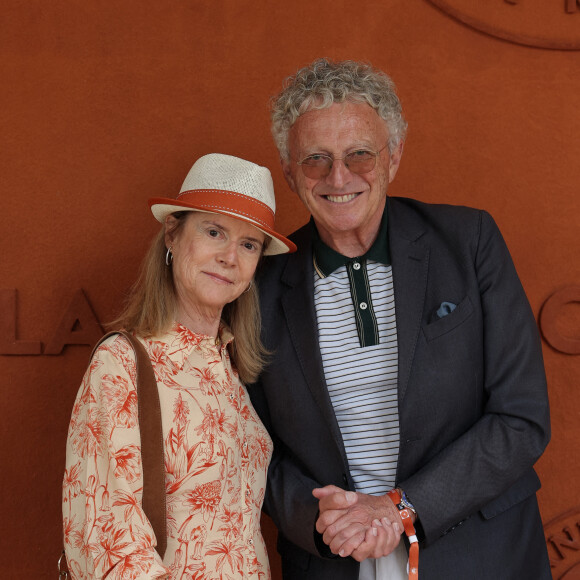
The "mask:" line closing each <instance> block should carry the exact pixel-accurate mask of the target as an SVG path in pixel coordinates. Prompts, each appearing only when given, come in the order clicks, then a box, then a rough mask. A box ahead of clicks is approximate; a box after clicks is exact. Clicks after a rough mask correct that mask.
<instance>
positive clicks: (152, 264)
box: [108, 211, 269, 384]
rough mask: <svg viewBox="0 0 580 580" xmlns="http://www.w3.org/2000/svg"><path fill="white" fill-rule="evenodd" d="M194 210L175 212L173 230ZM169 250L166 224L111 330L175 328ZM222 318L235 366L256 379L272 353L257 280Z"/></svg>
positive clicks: (153, 332)
mask: <svg viewBox="0 0 580 580" xmlns="http://www.w3.org/2000/svg"><path fill="white" fill-rule="evenodd" d="M190 213H191V212H189V211H182V212H176V213H174V214H172V215H173V216H174V217H175V218H177V219H176V225H175V227H174V228H173V230H172V231H173V233H174V234H175V235H178V232H179V230H180V229H181V228H182V227H183V224H184V223H185V219H186V218H187V215H188V214H190ZM268 241H269V238H266V243H265V244H264V248H263V249H265V248H266V246H267V242H268ZM166 252H167V248H166V246H165V227H163V228H161V230H160V232H159V233H158V234H157V236H156V237H155V238H154V239H153V242H152V243H151V246H150V247H149V251H148V252H147V254H146V256H145V259H144V260H143V263H142V265H141V269H140V272H139V276H138V278H137V281H136V282H135V284H134V285H133V287H132V288H131V291H130V294H129V297H128V299H127V302H126V305H125V307H124V309H123V311H122V312H121V314H120V315H119V317H118V318H117V319H116V320H114V321H113V322H111V323H110V324H109V325H108V326H109V327H110V328H111V329H113V328H123V329H125V330H127V331H129V332H134V333H135V334H137V335H138V336H141V337H143V338H150V337H152V336H157V335H160V334H163V333H164V332H167V331H168V330H169V329H170V328H171V325H172V324H173V322H174V321H175V317H176V314H177V298H176V292H175V285H174V282H173V269H172V268H171V266H167V265H166V263H165V256H166ZM222 320H223V322H224V323H225V324H227V325H228V326H229V328H230V329H231V331H232V333H233V335H234V337H235V340H233V341H232V342H230V344H229V345H228V351H229V353H230V357H231V359H232V363H233V365H234V366H235V368H236V370H237V371H238V374H239V375H240V378H241V380H242V381H243V382H245V383H248V384H249V383H253V382H255V381H256V379H257V378H258V375H259V374H260V372H261V370H262V368H263V367H264V364H265V362H266V357H267V355H268V352H267V351H266V349H265V348H264V345H263V344H262V341H261V340H260V330H261V326H262V321H261V316H260V304H259V301H258V289H257V288H256V283H255V282H252V285H251V287H250V289H249V291H247V292H244V293H243V294H242V295H241V296H239V297H238V298H237V299H236V300H234V301H233V302H231V303H229V304H226V305H225V306H224V309H223V311H222Z"/></svg>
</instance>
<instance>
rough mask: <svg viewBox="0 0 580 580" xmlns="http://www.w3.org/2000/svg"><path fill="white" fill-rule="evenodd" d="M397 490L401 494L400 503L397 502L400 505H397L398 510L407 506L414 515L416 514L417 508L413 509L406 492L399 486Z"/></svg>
mask: <svg viewBox="0 0 580 580" xmlns="http://www.w3.org/2000/svg"><path fill="white" fill-rule="evenodd" d="M397 491H398V492H399V494H400V495H401V503H400V504H399V505H400V506H401V507H399V506H397V508H398V509H400V510H401V509H403V508H407V509H408V510H411V511H412V512H413V513H414V514H415V515H417V510H416V509H415V506H414V505H413V504H412V503H411V502H410V501H409V498H408V497H407V494H406V493H405V492H404V491H403V490H402V489H401V488H400V487H397Z"/></svg>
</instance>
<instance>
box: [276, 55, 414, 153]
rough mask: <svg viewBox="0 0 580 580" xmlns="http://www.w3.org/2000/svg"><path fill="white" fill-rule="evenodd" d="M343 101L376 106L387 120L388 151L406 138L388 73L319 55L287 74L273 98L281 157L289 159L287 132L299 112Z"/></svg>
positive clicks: (393, 84) (379, 113)
mask: <svg viewBox="0 0 580 580" xmlns="http://www.w3.org/2000/svg"><path fill="white" fill-rule="evenodd" d="M345 101H348V102H351V103H367V104H369V105H370V106H371V107H372V108H373V109H375V111H376V112H377V114H378V115H379V116H380V117H381V118H382V119H383V120H384V121H385V123H386V124H387V128H388V130H389V143H388V145H389V151H390V152H391V153H392V152H393V151H394V150H395V148H396V147H397V146H398V145H399V143H400V142H401V141H402V140H404V139H405V135H406V133H407V122H406V121H405V119H404V117H403V112H402V108H401V102H400V101H399V98H398V97H397V94H396V92H395V83H394V82H393V81H392V80H391V78H390V77H389V76H388V75H386V74H385V73H384V72H382V71H380V70H376V69H374V68H373V67H372V66H371V65H370V64H365V63H361V62H355V61H352V60H345V61H342V62H332V61H331V60H329V59H326V58H320V59H317V60H315V61H314V62H313V63H312V64H310V65H309V66H306V67H304V68H302V69H300V70H299V71H298V72H297V73H296V74H295V75H294V76H290V77H288V78H287V79H286V82H285V86H284V89H283V90H282V92H281V93H280V94H279V95H277V96H276V97H274V98H273V99H272V136H273V137H274V142H275V143H276V147H278V151H279V152H280V156H281V157H282V159H284V160H286V161H288V160H289V152H288V132H289V131H290V128H291V127H292V125H294V123H295V122H296V119H298V117H300V115H303V114H304V113H306V112H307V111H310V110H313V109H326V108H328V107H330V106H331V105H332V104H333V103H343V102H345Z"/></svg>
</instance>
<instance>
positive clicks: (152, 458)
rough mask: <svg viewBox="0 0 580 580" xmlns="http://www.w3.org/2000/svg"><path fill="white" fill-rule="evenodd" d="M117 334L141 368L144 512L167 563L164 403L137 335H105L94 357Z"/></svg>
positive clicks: (65, 573) (62, 570) (61, 567)
mask: <svg viewBox="0 0 580 580" xmlns="http://www.w3.org/2000/svg"><path fill="white" fill-rule="evenodd" d="M115 334H121V335H122V336H124V337H125V338H126V339H127V340H128V341H129V343H130V344H131V346H132V347H133V350H134V351H135V361H136V367H137V408H138V413H139V430H140V433H141V464H142V466H143V499H142V505H143V511H144V512H145V515H146V516H147V518H148V519H149V522H150V523H151V527H152V528H153V531H154V532H155V537H156V538H157V548H156V549H157V553H158V554H159V555H160V556H161V559H163V556H165V550H166V549H167V512H166V510H167V507H166V503H167V502H166V495H165V458H164V452H163V430H162V426H161V403H160V402H159V390H158V388H157V380H156V379H155V372H154V371H153V365H152V364H151V359H150V358H149V355H148V354H147V351H146V350H145V347H144V346H143V345H142V344H141V342H139V340H137V339H136V338H135V337H134V336H133V335H131V334H129V333H128V332H125V331H122V330H118V331H117V330H116V331H113V332H109V333H108V334H105V336H103V337H102V338H101V340H99V342H98V343H97V344H96V345H95V348H94V349H93V352H92V353H91V359H92V358H93V356H94V354H95V351H96V350H97V348H99V346H100V345H101V343H102V342H103V341H104V340H106V339H107V338H109V337H110V336H114V335H115ZM58 571H59V578H62V579H65V578H70V575H69V574H70V572H69V570H68V566H67V561H66V557H65V555H64V550H63V552H62V555H61V557H60V558H59V561H58Z"/></svg>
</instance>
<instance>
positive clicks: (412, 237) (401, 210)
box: [387, 198, 429, 401]
mask: <svg viewBox="0 0 580 580" xmlns="http://www.w3.org/2000/svg"><path fill="white" fill-rule="evenodd" d="M387 203H388V208H387V211H388V212H389V213H388V220H389V222H388V223H389V227H388V231H389V234H388V235H389V246H390V250H391V261H392V266H393V286H394V292H395V312H396V316H397V338H398V348H399V369H398V372H399V379H398V381H399V401H402V400H403V398H404V396H405V393H406V391H407V385H408V382H409V377H410V375H411V367H412V364H413V356H414V354H415V347H416V344H417V339H418V337H419V331H420V329H421V317H422V313H423V307H424V302H425V292H426V289H427V275H428V269H429V268H428V267H429V247H428V246H427V245H425V244H424V243H422V240H420V238H421V236H422V235H423V234H424V231H425V230H424V228H423V227H422V226H421V225H420V224H418V223H417V221H416V219H413V217H414V216H413V215H411V214H410V213H409V212H407V211H406V207H405V206H404V205H402V204H401V203H399V202H397V200H396V199H389V198H387Z"/></svg>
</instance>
